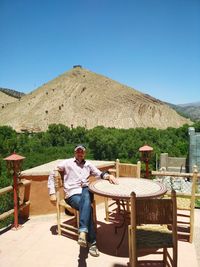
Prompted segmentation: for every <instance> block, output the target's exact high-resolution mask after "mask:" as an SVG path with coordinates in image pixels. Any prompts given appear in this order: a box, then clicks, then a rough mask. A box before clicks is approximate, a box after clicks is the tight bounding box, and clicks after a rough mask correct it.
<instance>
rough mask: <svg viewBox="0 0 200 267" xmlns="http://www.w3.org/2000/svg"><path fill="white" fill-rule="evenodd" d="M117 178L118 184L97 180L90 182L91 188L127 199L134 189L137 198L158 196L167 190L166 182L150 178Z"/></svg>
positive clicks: (105, 194) (106, 194)
mask: <svg viewBox="0 0 200 267" xmlns="http://www.w3.org/2000/svg"><path fill="white" fill-rule="evenodd" d="M117 180H118V184H111V183H110V182H109V181H108V180H103V179H98V180H95V181H93V182H91V183H90V185H89V190H90V191H91V192H93V193H94V194H97V195H100V196H104V197H109V198H115V199H127V200H128V199H129V198H130V195H131V192H133V191H134V192H135V194H136V197H137V198H156V197H160V196H163V195H164V194H165V193H166V192H167V188H166V186H165V185H164V184H162V183H161V182H155V181H153V180H149V179H143V178H133V177H123V178H122V177H121V178H118V179H117Z"/></svg>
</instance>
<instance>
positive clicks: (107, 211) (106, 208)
mask: <svg viewBox="0 0 200 267" xmlns="http://www.w3.org/2000/svg"><path fill="white" fill-rule="evenodd" d="M105 213H106V221H107V222H108V221H109V210H108V198H107V197H105Z"/></svg>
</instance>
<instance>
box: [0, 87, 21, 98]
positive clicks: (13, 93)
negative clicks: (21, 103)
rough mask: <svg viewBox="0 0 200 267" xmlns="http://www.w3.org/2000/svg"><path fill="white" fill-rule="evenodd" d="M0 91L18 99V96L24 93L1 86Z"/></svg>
mask: <svg viewBox="0 0 200 267" xmlns="http://www.w3.org/2000/svg"><path fill="white" fill-rule="evenodd" d="M0 92H3V93H5V94H6V95H9V96H11V97H14V98H17V99H19V98H21V97H22V96H24V95H25V94H24V93H22V92H19V91H16V90H13V89H8V88H2V87H0Z"/></svg>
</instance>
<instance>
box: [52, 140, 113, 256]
mask: <svg viewBox="0 0 200 267" xmlns="http://www.w3.org/2000/svg"><path fill="white" fill-rule="evenodd" d="M74 154H75V157H74V158H70V159H66V160H64V161H62V162H61V163H60V164H59V165H58V166H57V169H58V171H59V172H62V173H63V176H64V180H63V185H64V192H65V201H66V203H67V204H69V205H70V206H71V207H73V208H75V209H76V210H78V211H79V216H80V218H79V237H78V244H79V245H80V246H82V247H87V245H88V246H89V253H90V255H92V256H95V257H98V256H99V251H98V249H97V247H96V234H95V230H94V225H93V217H92V208H91V202H92V193H91V192H90V191H89V190H88V184H89V176H90V175H93V176H96V177H101V178H102V179H108V180H109V182H110V183H113V184H116V183H117V182H116V178H115V177H114V176H113V175H109V174H108V172H101V171H100V170H98V169H97V168H96V167H95V166H94V165H93V164H91V163H90V162H89V161H86V160H85V155H86V148H85V147H84V146H83V145H78V146H76V147H75V149H74ZM53 175H54V174H53V173H52V174H50V175H49V179H48V189H49V194H50V200H51V201H56V196H55V186H54V176H53Z"/></svg>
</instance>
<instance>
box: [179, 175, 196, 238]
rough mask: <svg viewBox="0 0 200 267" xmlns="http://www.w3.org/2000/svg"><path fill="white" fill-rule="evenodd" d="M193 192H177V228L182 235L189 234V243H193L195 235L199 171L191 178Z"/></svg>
mask: <svg viewBox="0 0 200 267" xmlns="http://www.w3.org/2000/svg"><path fill="white" fill-rule="evenodd" d="M191 182H192V185H191V190H190V192H188V193H180V192H177V193H176V196H177V226H178V232H179V233H180V235H188V234H189V242H190V243H192V242H193V235H194V208H195V194H196V190H197V170H194V172H193V176H192V177H191Z"/></svg>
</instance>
